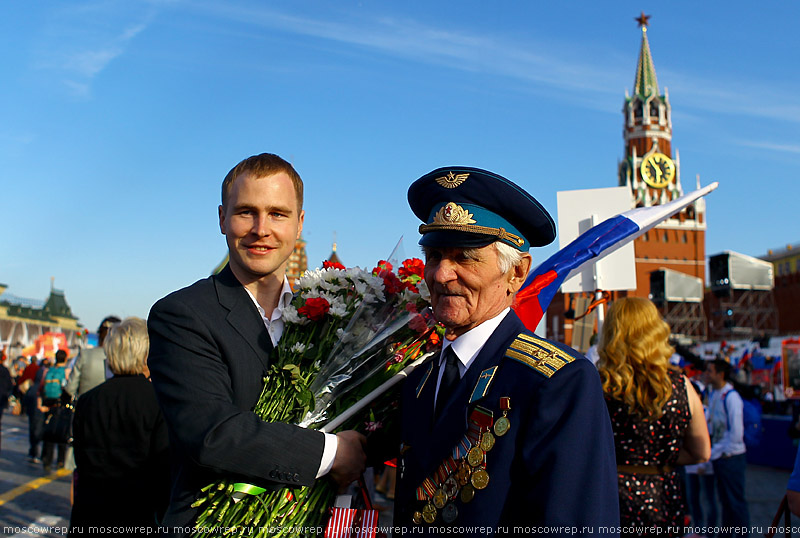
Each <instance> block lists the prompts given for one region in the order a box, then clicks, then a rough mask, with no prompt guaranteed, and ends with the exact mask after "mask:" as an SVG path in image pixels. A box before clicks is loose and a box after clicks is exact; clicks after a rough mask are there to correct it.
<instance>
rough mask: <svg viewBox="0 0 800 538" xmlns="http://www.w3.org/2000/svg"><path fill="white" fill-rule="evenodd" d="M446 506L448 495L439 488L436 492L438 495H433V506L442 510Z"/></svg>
mask: <svg viewBox="0 0 800 538" xmlns="http://www.w3.org/2000/svg"><path fill="white" fill-rule="evenodd" d="M445 504H447V493H445V492H444V490H443V489H441V488H439V489H437V490H436V493H434V494H433V506H435V507H436V508H438V509H439V510H441V509H442V508H444V505H445Z"/></svg>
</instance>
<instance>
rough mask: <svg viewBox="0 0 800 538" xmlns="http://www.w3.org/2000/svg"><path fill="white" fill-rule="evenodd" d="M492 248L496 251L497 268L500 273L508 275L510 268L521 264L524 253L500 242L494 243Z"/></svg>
mask: <svg viewBox="0 0 800 538" xmlns="http://www.w3.org/2000/svg"><path fill="white" fill-rule="evenodd" d="M494 246H495V248H496V249H497V266H498V267H500V272H502V273H508V271H509V270H511V268H512V267H516V266H517V265H519V264H520V263H522V257H523V256H524V255H525V253H524V252H522V251H519V250H517V249H515V248H514V247H512V246H511V245H509V244H507V243H503V242H502V241H495V242H494Z"/></svg>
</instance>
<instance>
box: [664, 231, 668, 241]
mask: <svg viewBox="0 0 800 538" xmlns="http://www.w3.org/2000/svg"><path fill="white" fill-rule="evenodd" d="M664 242H665V243H668V242H669V236H668V235H667V232H664Z"/></svg>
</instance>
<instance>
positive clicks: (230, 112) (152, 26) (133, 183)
mask: <svg viewBox="0 0 800 538" xmlns="http://www.w3.org/2000/svg"><path fill="white" fill-rule="evenodd" d="M641 10H644V11H645V13H648V14H650V15H652V18H651V20H650V29H649V32H648V38H649V41H650V46H651V51H652V54H653V59H654V62H655V66H656V70H657V74H658V81H659V84H660V86H661V90H662V92H663V91H664V88H665V87H666V88H668V89H669V96H670V102H671V104H672V109H673V140H672V147H673V151H674V150H675V149H677V150H678V151H679V152H680V159H681V177H682V181H683V186H684V189H685V190H691V189H692V188H693V187H694V184H695V179H694V178H695V176H696V175H697V174H699V175H700V179H701V183H702V184H703V185H705V184H708V183H710V182H712V181H718V182H719V183H720V187H719V189H717V190H716V191H715V192H714V193H712V194H711V195H710V196H709V198H708V199H707V208H708V222H709V229H708V234H707V242H706V252H707V254H716V253H718V252H721V251H723V250H733V251H736V252H741V253H744V254H749V255H753V256H760V255H763V254H765V253H766V251H767V249H770V248H773V249H775V248H781V247H783V246H785V245H786V244H787V243H796V242H798V240H800V235H799V234H798V231H797V230H798V227H797V226H796V225H795V224H793V223H794V222H795V219H796V213H797V207H798V199H799V198H800V196H798V195H800V187H798V182H799V181H800V92H798V91H797V88H798V86H799V85H800V70H798V69H797V57H798V52H800V34H798V32H797V31H796V27H795V25H796V23H797V21H798V20H800V3H798V2H769V3H762V4H758V5H757V4H754V3H752V2H743V1H738V2H725V3H721V2H702V3H698V2H688V1H686V2H670V3H664V2H659V3H656V2H629V1H618V2H589V1H585V2H561V3H555V2H491V3H490V2H481V1H472V0H462V1H460V2H422V1H408V2H386V1H382V2H378V1H361V2H351V1H346V0H343V1H338V2H331V1H307V0H295V1H282V2H266V1H240V0H232V1H224V2H223V1H209V2H184V1H180V0H175V1H168V0H164V1H156V0H154V1H133V0H128V1H124V2H123V1H119V2H117V1H111V0H108V1H88V2H84V1H72V2H56V1H39V2H21V1H8V2H3V3H2V4H0V47H2V50H3V51H4V52H3V53H2V56H0V58H2V61H1V62H0V118H2V120H1V121H0V182H2V186H3V188H2V193H3V194H2V200H3V203H2V216H3V218H4V222H5V226H4V230H5V233H4V234H2V237H3V239H2V240H0V247H2V254H0V282H2V283H4V284H7V285H8V286H9V289H8V292H9V293H13V294H14V295H17V296H21V297H29V298H38V299H44V298H46V296H47V294H48V291H49V286H50V277H51V276H52V277H55V286H56V287H57V288H60V289H64V290H65V291H66V296H67V300H68V302H69V303H70V305H71V307H72V309H73V312H74V313H75V314H76V315H77V316H78V317H79V318H80V321H81V322H82V323H83V324H85V325H86V326H87V327H89V328H90V329H92V330H93V329H95V328H96V326H97V324H98V323H99V321H100V319H101V318H102V317H103V316H105V315H106V314H108V313H116V314H117V315H121V316H128V315H137V316H142V317H146V315H147V313H148V311H149V308H150V306H151V305H152V303H153V302H155V301H156V300H157V299H158V298H160V297H162V296H163V295H166V294H167V293H169V292H171V291H172V290H175V289H177V288H180V287H183V286H185V285H188V284H190V283H191V282H194V281H195V280H197V279H199V278H203V277H205V276H207V275H208V273H209V271H210V270H211V269H212V268H213V267H214V266H215V265H216V264H217V263H218V262H219V261H220V260H221V259H222V257H223V256H224V254H225V242H224V238H223V236H222V235H220V233H219V228H218V222H217V205H218V204H219V189H220V183H221V181H222V178H223V177H224V175H225V174H226V173H227V171H228V170H229V169H230V168H231V167H232V166H233V165H234V164H236V163H237V162H238V161H239V160H241V159H242V158H244V157H247V156H249V155H251V154H254V153H260V152H263V151H269V152H274V153H278V154H279V155H281V156H283V157H285V158H286V159H288V160H290V161H291V162H292V163H293V164H294V165H295V167H296V168H297V170H298V172H299V173H300V174H301V176H302V177H303V179H304V180H305V183H306V205H305V209H306V224H305V233H304V237H305V239H306V240H307V241H308V247H307V252H308V257H309V263H310V265H311V266H315V265H319V264H320V263H321V261H322V260H323V259H325V258H327V256H328V255H329V254H330V251H331V243H332V241H333V239H334V234H335V237H336V241H337V242H338V247H339V248H338V253H339V256H340V257H341V258H342V260H343V261H344V262H345V263H346V264H347V265H362V266H367V265H369V266H371V265H372V264H373V263H374V262H375V261H376V260H377V259H379V258H382V257H385V256H386V255H387V254H388V253H389V251H390V250H391V249H392V247H393V246H394V244H395V243H396V242H397V240H398V239H399V238H400V237H401V236H404V238H405V239H404V247H405V251H406V254H408V255H413V254H415V253H416V252H417V247H416V241H417V231H416V230H417V225H418V222H417V221H416V219H415V218H414V216H413V214H412V213H411V211H410V210H409V209H408V206H407V203H406V198H405V193H406V189H407V187H408V185H409V184H410V182H411V181H413V180H414V179H416V178H417V177H419V176H420V175H422V174H424V173H426V172H428V171H429V170H431V169H433V168H437V167H439V166H445V165H452V164H461V165H468V166H478V167H482V168H488V169H490V170H492V171H495V172H497V173H500V174H503V175H505V176H506V177H508V178H510V179H512V180H514V181H516V182H517V183H519V184H520V185H522V186H523V187H525V188H526V189H527V190H529V191H530V192H531V193H532V194H534V196H536V197H537V198H538V199H539V200H540V201H541V202H542V203H543V204H544V205H545V207H547V208H548V209H549V210H550V211H551V212H553V213H554V216H555V209H556V192H557V191H559V190H573V189H589V188H602V187H612V186H616V184H617V176H616V170H617V161H618V160H619V159H620V158H621V157H622V154H623V140H622V113H621V107H622V103H623V100H624V95H625V90H626V89H628V90H629V91H630V89H631V88H632V86H633V79H634V73H635V68H636V59H637V56H638V51H639V45H640V41H641V32H640V30H639V29H638V27H637V24H636V22H635V21H634V17H636V16H637V15H638V14H639V12H640V11H641ZM553 251H554V248H553V247H547V248H544V249H540V250H539V251H536V250H535V251H534V252H533V253H534V257H535V259H539V260H540V261H541V260H542V259H543V258H544V257H546V256H548V255H549V254H551V253H552V252H553Z"/></svg>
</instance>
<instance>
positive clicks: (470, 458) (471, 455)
mask: <svg viewBox="0 0 800 538" xmlns="http://www.w3.org/2000/svg"><path fill="white" fill-rule="evenodd" d="M467 463H469V464H470V465H472V466H473V467H477V466H478V465H480V464H481V463H483V450H481V447H479V446H474V447H472V448H470V449H469V452H467Z"/></svg>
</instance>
